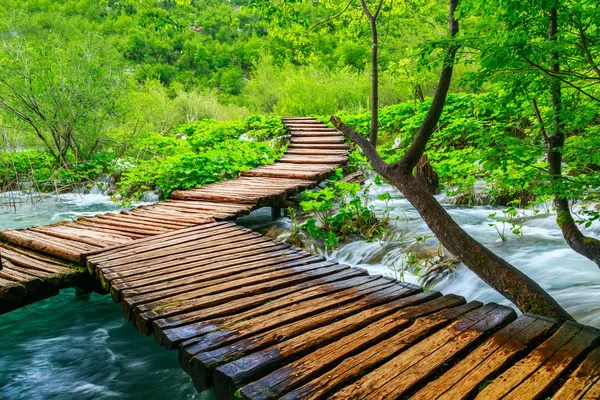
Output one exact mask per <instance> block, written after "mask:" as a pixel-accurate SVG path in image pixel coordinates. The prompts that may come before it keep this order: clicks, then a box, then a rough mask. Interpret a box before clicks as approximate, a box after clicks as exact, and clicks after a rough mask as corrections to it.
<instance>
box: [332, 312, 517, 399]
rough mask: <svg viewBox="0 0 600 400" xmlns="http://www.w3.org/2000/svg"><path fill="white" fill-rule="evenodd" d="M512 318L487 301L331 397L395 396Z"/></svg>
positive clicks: (513, 317)
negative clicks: (486, 303)
mask: <svg viewBox="0 0 600 400" xmlns="http://www.w3.org/2000/svg"><path fill="white" fill-rule="evenodd" d="M515 318H516V314H515V312H514V310H512V309H511V308H508V307H503V306H499V305H497V304H493V303H492V304H488V305H486V306H484V307H482V308H480V309H478V310H476V311H474V312H473V313H471V314H469V315H468V316H466V317H465V318H463V319H461V320H460V321H458V322H457V323H455V324H454V325H452V326H450V327H448V328H445V329H443V330H442V331H439V332H438V333H436V334H434V335H432V336H429V337H428V338H426V339H424V340H422V341H420V342H419V343H417V344H416V345H414V346H413V347H411V348H409V349H408V350H406V351H404V352H402V353H400V354H399V355H398V356H396V357H394V358H393V359H391V360H390V361H388V362H387V363H385V364H383V365H382V366H380V367H379V368H377V369H375V370H374V371H372V372H370V373H368V374H366V375H365V376H363V377H362V378H361V379H359V380H358V381H356V382H354V383H352V384H349V385H348V386H346V387H344V388H343V389H341V390H339V391H338V392H336V393H335V394H333V395H332V396H331V397H330V398H331V399H348V398H364V397H367V396H368V397H369V398H372V399H384V398H398V397H400V396H402V394H404V393H406V392H407V391H408V390H410V389H411V388H412V387H414V386H415V385H416V384H418V383H419V382H421V381H422V380H423V379H426V378H427V377H429V376H430V375H431V374H432V373H433V372H434V371H435V370H436V369H438V368H440V367H441V366H442V364H444V363H446V362H448V361H450V360H451V359H452V358H453V357H454V356H455V355H456V354H458V353H459V352H461V351H462V350H464V349H466V348H467V347H468V346H469V345H471V344H472V343H474V342H475V341H476V340H477V339H478V338H480V337H481V336H483V335H485V334H486V333H488V332H490V331H493V330H495V329H497V328H498V327H499V326H501V325H503V324H505V323H506V322H510V321H512V320H514V319H515Z"/></svg>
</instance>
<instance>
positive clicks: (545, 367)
mask: <svg viewBox="0 0 600 400" xmlns="http://www.w3.org/2000/svg"><path fill="white" fill-rule="evenodd" d="M599 338H600V334H599V331H598V330H596V329H593V328H589V327H584V326H582V325H579V324H577V323H574V322H570V321H569V322H566V323H564V324H563V325H562V326H561V327H560V329H559V330H558V331H557V332H556V333H555V334H554V335H552V336H551V337H550V338H549V339H548V340H546V341H545V342H544V343H542V344H541V345H540V346H538V347H537V348H536V349H535V350H533V351H532V352H531V353H529V355H528V356H527V357H525V358H523V359H522V360H520V361H519V362H517V363H516V364H515V365H513V366H512V367H511V368H509V369H508V370H507V371H506V372H504V373H502V374H501V375H500V376H499V377H498V378H496V379H495V380H494V381H493V382H492V383H490V384H489V385H488V386H487V387H486V388H485V389H484V390H483V391H482V392H481V393H479V395H478V396H477V398H479V399H499V398H506V399H516V398H518V397H516V396H523V394H524V393H525V394H526V395H527V396H528V397H530V398H536V397H537V396H538V395H539V394H540V393H542V392H543V391H544V390H546V389H547V388H548V387H549V386H550V385H551V384H552V383H553V382H555V380H556V379H557V378H558V375H559V374H560V373H561V372H562V371H563V370H564V369H565V368H567V367H568V366H569V365H570V364H571V363H572V362H573V360H574V359H575V358H576V357H577V356H578V355H579V354H581V353H582V352H584V351H586V350H587V349H588V348H590V346H593V345H594V343H597V342H598V340H599ZM521 398H522V397H521Z"/></svg>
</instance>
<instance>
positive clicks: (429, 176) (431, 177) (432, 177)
mask: <svg viewBox="0 0 600 400" xmlns="http://www.w3.org/2000/svg"><path fill="white" fill-rule="evenodd" d="M415 178H417V180H418V181H419V182H421V183H422V184H423V185H425V187H426V188H427V191H428V192H429V193H431V194H439V193H440V179H439V177H438V174H437V172H435V171H434V170H433V167H432V166H431V163H430V162H429V157H427V154H423V157H421V159H420V160H419V162H418V163H417V166H416V167H415Z"/></svg>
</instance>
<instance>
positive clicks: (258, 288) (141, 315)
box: [134, 262, 338, 327]
mask: <svg viewBox="0 0 600 400" xmlns="http://www.w3.org/2000/svg"><path fill="white" fill-rule="evenodd" d="M337 268H338V265H335V264H333V263H330V262H325V263H313V264H307V265H302V266H298V267H292V268H289V269H287V270H283V271H277V272H273V273H271V274H270V275H271V278H270V279H267V280H262V281H257V282H255V281H254V280H253V278H247V279H240V280H239V281H236V282H235V284H232V283H226V284H220V285H213V286H209V287H207V288H204V289H202V290H198V291H191V292H187V293H185V294H183V295H177V296H173V297H171V298H169V299H164V300H158V301H154V302H150V303H146V304H142V305H139V306H137V307H136V308H135V309H134V314H135V318H136V326H141V325H145V326H148V327H149V326H150V323H151V322H152V321H151V320H152V319H157V318H164V317H165V316H169V315H174V314H177V313H182V312H184V311H188V310H191V309H195V307H196V306H197V303H200V304H203V303H204V302H205V301H206V299H207V298H210V297H212V296H217V295H219V294H222V293H235V292H236V291H238V290H245V291H247V293H261V292H264V291H265V290H269V289H270V288H272V287H275V285H279V286H281V285H285V284H288V283H289V282H295V281H297V280H298V279H300V280H308V279H309V278H310V277H311V276H312V275H311V274H313V273H314V274H319V273H321V271H325V272H328V273H331V272H335V271H337V270H338V269H337ZM270 285H273V286H270ZM244 293H246V292H244ZM173 304H174V305H176V306H177V307H170V305H173ZM211 305H212V303H211ZM190 307H192V308H191V309H190ZM155 310H160V312H157V313H154V312H155ZM138 324H139V325H138Z"/></svg>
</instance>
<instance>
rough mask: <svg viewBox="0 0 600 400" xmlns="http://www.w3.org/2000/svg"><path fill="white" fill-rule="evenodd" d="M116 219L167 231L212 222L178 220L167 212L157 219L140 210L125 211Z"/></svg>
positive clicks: (197, 219) (198, 219)
mask: <svg viewBox="0 0 600 400" xmlns="http://www.w3.org/2000/svg"><path fill="white" fill-rule="evenodd" d="M159 215H160V214H159ZM116 218H119V219H120V220H121V221H127V222H132V223H137V222H139V223H140V224H145V225H153V226H160V227H163V228H167V229H181V228H187V227H189V226H190V225H198V224H202V223H204V222H209V221H210V220H207V219H206V218H196V219H193V218H189V219H186V220H177V219H175V218H174V217H173V216H172V214H169V213H166V212H165V213H163V215H162V217H156V218H155V217H153V216H152V215H151V214H145V213H143V211H142V210H139V211H138V212H136V213H133V212H129V211H123V212H122V213H120V214H119V215H118V216H116ZM211 222H212V221H211Z"/></svg>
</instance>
